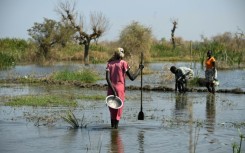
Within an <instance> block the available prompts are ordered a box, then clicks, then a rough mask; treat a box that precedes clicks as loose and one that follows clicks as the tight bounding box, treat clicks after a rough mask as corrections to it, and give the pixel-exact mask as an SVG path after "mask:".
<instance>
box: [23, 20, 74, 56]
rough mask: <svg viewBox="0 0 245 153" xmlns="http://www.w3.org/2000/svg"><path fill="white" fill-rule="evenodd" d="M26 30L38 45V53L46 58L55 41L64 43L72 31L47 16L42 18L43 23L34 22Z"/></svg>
mask: <svg viewBox="0 0 245 153" xmlns="http://www.w3.org/2000/svg"><path fill="white" fill-rule="evenodd" d="M27 31H28V34H29V35H30V36H31V37H32V39H33V40H34V42H35V43H36V44H37V45H38V48H39V51H38V55H39V56H44V58H45V59H46V58H48V55H49V52H50V49H51V47H53V46H54V45H55V44H57V43H61V44H62V45H65V43H66V42H67V41H68V40H69V39H70V36H71V35H72V33H74V32H73V31H72V29H69V27H67V26H66V25H63V24H61V23H60V22H56V21H55V20H52V19H47V18H44V22H43V23H37V22H35V23H34V26H33V27H32V28H30V29H28V30H27Z"/></svg>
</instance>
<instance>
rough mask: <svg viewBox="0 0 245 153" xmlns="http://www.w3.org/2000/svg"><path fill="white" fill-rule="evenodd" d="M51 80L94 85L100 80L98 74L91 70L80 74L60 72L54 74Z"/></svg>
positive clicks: (66, 71) (85, 70)
mask: <svg viewBox="0 0 245 153" xmlns="http://www.w3.org/2000/svg"><path fill="white" fill-rule="evenodd" d="M50 78H51V79H52V80H58V81H80V82H82V83H94V82H96V81H97V80H99V79H100V78H99V75H98V74H97V73H96V72H94V71H92V70H89V69H84V70H83V71H80V72H71V71H68V70H65V71H60V72H56V73H54V74H53V75H52V76H51V77H50Z"/></svg>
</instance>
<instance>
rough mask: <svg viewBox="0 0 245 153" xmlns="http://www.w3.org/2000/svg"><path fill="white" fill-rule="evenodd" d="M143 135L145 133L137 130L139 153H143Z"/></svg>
mask: <svg viewBox="0 0 245 153" xmlns="http://www.w3.org/2000/svg"><path fill="white" fill-rule="evenodd" d="M144 133H145V131H142V130H139V132H138V142H139V153H144V152H145V151H144V138H145V136H144Z"/></svg>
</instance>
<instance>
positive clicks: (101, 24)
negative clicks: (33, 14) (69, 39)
mask: <svg viewBox="0 0 245 153" xmlns="http://www.w3.org/2000/svg"><path fill="white" fill-rule="evenodd" d="M56 11H57V12H58V13H59V14H60V15H61V17H62V21H63V22H66V23H69V24H70V25H71V26H72V27H73V28H74V29H75V30H76V34H75V35H74V38H75V40H76V41H78V43H79V44H80V45H84V63H85V65H88V64H89V47H90V42H91V40H95V41H97V40H98V38H99V37H101V36H102V35H103V34H104V33H105V32H106V31H107V30H108V28H109V20H108V19H107V18H106V17H105V16H104V15H103V14H102V13H96V12H94V13H91V14H90V30H91V33H90V34H89V33H88V32H86V31H85V27H84V23H85V22H84V20H83V18H82V17H81V16H80V21H79V22H78V21H77V12H76V11H75V2H74V3H73V5H72V4H71V3H70V2H69V1H66V2H61V3H59V6H58V8H57V9H56Z"/></svg>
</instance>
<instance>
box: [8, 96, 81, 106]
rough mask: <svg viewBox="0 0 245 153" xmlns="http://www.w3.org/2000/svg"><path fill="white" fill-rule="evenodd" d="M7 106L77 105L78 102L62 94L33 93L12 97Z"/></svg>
mask: <svg viewBox="0 0 245 153" xmlns="http://www.w3.org/2000/svg"><path fill="white" fill-rule="evenodd" d="M5 105H7V106H34V107H37V106H41V107H56V106H72V107H76V106H77V102H76V101H74V100H70V99H68V98H66V97H62V96H52V95H41V96H37V95H32V96H20V97H15V98H13V99H11V101H10V102H7V103H5Z"/></svg>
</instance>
